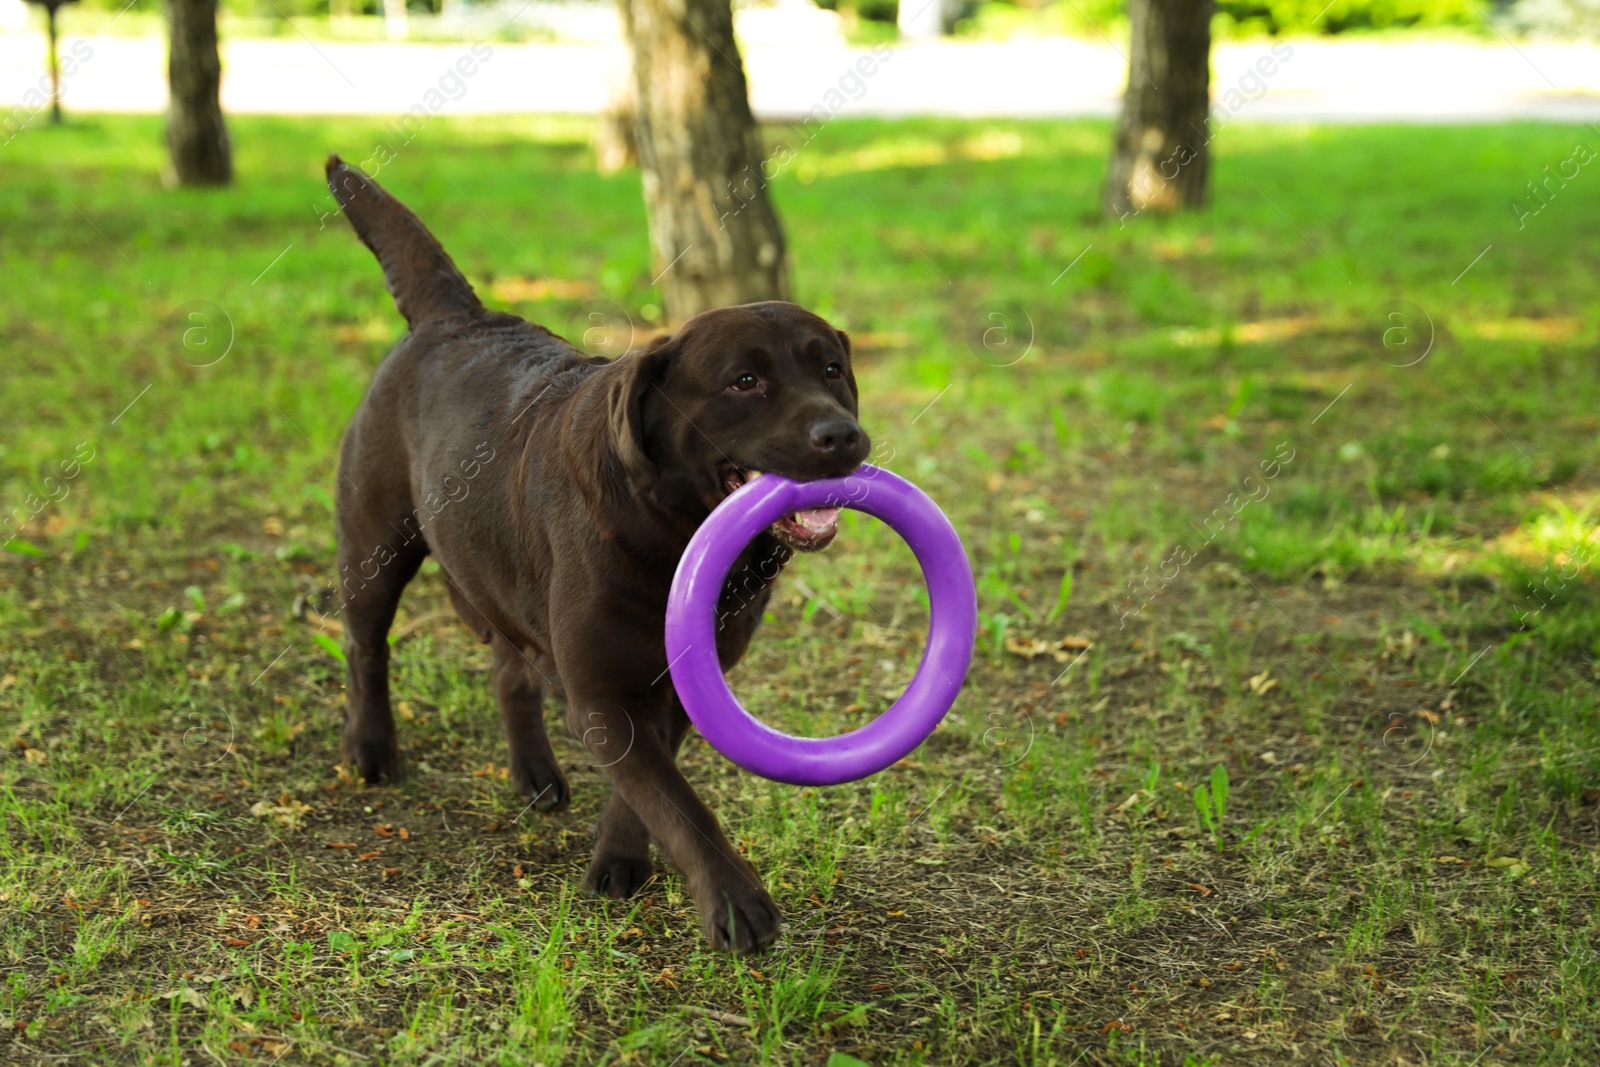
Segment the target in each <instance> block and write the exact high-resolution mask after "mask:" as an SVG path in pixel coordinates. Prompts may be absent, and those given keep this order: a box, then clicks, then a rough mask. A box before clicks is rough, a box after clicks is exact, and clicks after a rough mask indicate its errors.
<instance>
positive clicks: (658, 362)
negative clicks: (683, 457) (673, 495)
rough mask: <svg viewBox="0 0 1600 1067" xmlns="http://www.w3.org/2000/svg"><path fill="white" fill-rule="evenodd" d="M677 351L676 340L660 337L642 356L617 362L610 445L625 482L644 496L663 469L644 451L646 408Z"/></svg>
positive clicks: (641, 353)
mask: <svg viewBox="0 0 1600 1067" xmlns="http://www.w3.org/2000/svg"><path fill="white" fill-rule="evenodd" d="M675 351H677V339H676V338H675V337H671V336H668V337H658V338H656V339H655V340H654V341H652V342H651V343H650V346H649V347H648V348H646V349H645V350H644V351H643V352H630V353H628V354H627V355H625V356H622V357H621V358H619V359H618V360H617V370H618V371H619V372H620V376H619V378H618V380H617V382H616V384H615V385H613V386H612V390H611V412H610V416H611V445H612V448H613V450H614V455H615V456H616V458H617V462H618V464H620V466H621V468H622V472H621V473H622V476H623V478H624V479H625V480H626V481H627V483H628V485H629V486H631V487H632V488H633V490H634V492H636V493H638V494H640V495H641V496H643V495H647V494H649V492H650V491H651V490H652V489H654V488H655V485H656V481H657V479H659V478H660V477H661V469H660V468H659V467H658V466H656V462H655V460H654V459H652V458H651V457H650V453H649V450H648V449H647V448H646V447H645V440H644V405H645V403H646V401H647V400H648V394H649V393H650V392H651V390H653V389H655V388H656V387H657V384H658V383H659V382H660V381H661V377H662V375H664V374H665V373H666V369H667V362H668V361H669V360H670V359H671V358H672V354H673V353H674V352H675Z"/></svg>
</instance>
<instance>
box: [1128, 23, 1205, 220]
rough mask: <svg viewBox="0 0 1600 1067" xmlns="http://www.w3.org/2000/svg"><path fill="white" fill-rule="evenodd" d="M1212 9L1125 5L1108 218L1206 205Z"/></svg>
mask: <svg viewBox="0 0 1600 1067" xmlns="http://www.w3.org/2000/svg"><path fill="white" fill-rule="evenodd" d="M1214 10H1215V5H1214V0H1129V3H1128V19H1129V22H1130V23H1131V24H1132V27H1133V42H1132V46H1131V47H1130V48H1129V50H1128V90H1127V93H1126V95H1124V97H1123V100H1122V118H1121V120H1120V121H1119V122H1118V123H1117V134H1116V140H1115V141H1114V143H1113V145H1112V149H1111V170H1110V173H1109V174H1108V176H1107V178H1106V210H1107V211H1108V212H1109V213H1110V214H1111V215H1112V216H1113V217H1116V218H1124V217H1126V216H1128V215H1130V214H1138V213H1139V212H1141V211H1163V212H1164V211H1174V210H1177V209H1178V208H1193V207H1201V206H1203V205H1204V204H1205V202H1206V191H1207V186H1208V184H1209V179H1210V173H1211V154H1210V152H1209V150H1208V149H1207V142H1208V141H1209V140H1210V135H1209V133H1208V132H1207V120H1208V118H1209V112H1210V110H1211V15H1212V12H1213V11H1214Z"/></svg>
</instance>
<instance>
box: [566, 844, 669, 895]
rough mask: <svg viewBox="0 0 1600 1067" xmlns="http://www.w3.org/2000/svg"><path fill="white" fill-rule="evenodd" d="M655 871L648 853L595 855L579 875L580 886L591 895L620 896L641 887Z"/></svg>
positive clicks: (633, 892) (632, 892)
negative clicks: (581, 876) (586, 869)
mask: <svg viewBox="0 0 1600 1067" xmlns="http://www.w3.org/2000/svg"><path fill="white" fill-rule="evenodd" d="M655 873H656V868H655V864H653V863H651V862H650V857H649V856H599V855H597V856H595V857H594V858H593V859H592V860H590V861H589V869H588V871H586V872H585V873H584V876H583V888H584V889H585V890H586V891H587V892H588V893H589V894H590V895H592V896H601V895H604V896H608V897H611V898H612V899H613V900H623V899H626V898H627V897H631V896H633V895H634V894H635V893H637V892H638V891H639V890H641V889H643V888H644V884H645V883H646V882H648V881H649V880H650V878H651V876H652V875H654V874H655Z"/></svg>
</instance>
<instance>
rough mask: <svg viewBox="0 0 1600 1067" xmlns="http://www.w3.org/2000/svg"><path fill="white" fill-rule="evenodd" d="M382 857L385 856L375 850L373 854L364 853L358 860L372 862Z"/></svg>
mask: <svg viewBox="0 0 1600 1067" xmlns="http://www.w3.org/2000/svg"><path fill="white" fill-rule="evenodd" d="M381 855H383V853H382V852H379V851H378V850H377V849H373V850H372V851H371V852H363V853H362V854H361V855H359V856H357V857H356V859H358V860H370V859H376V858H378V857H379V856H381Z"/></svg>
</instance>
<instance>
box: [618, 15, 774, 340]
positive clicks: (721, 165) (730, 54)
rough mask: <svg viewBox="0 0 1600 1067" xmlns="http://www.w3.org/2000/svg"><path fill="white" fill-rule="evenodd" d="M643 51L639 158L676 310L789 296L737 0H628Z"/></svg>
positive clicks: (637, 60) (677, 313)
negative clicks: (737, 35)
mask: <svg viewBox="0 0 1600 1067" xmlns="http://www.w3.org/2000/svg"><path fill="white" fill-rule="evenodd" d="M619 2H620V4H621V8H622V23H623V28H624V30H625V31H626V34H627V39H628V46H629V49H630V51H631V52H632V55H633V91H634V102H635V114H636V121H637V126H636V129H635V135H636V141H637V146H638V152H639V167H640V170H641V172H642V176H643V179H644V199H645V208H646V211H647V213H648V215H649V218H650V246H651V252H652V254H653V257H654V260H655V269H656V270H657V271H661V272H663V273H662V278H661V287H662V294H663V297H664V299H665V302H666V311H667V316H668V317H669V318H671V319H674V320H682V319H685V318H688V317H689V316H690V315H693V314H695V313H696V312H700V311H704V310H705V309H707V308H713V307H724V306H726V305H729V304H745V303H750V302H751V301H755V300H775V299H785V298H787V296H788V293H789V277H788V264H787V262H786V257H785V252H784V241H783V230H782V229H781V228H780V226H779V225H778V216H777V214H776V213H775V212H774V211H773V209H772V203H771V201H770V200H769V199H768V198H767V183H768V181H769V179H770V178H771V177H772V174H771V173H770V172H769V171H767V170H766V168H765V164H764V160H763V153H762V149H761V139H760V132H759V130H758V129H757V128H756V123H755V118H754V117H753V116H752V115H751V113H750V99H749V96H748V95H747V93H746V89H745V80H744V67H743V65H742V64H741V61H740V59H739V48H738V45H737V44H735V43H734V39H733V8H732V5H731V4H730V2H729V0H619Z"/></svg>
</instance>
